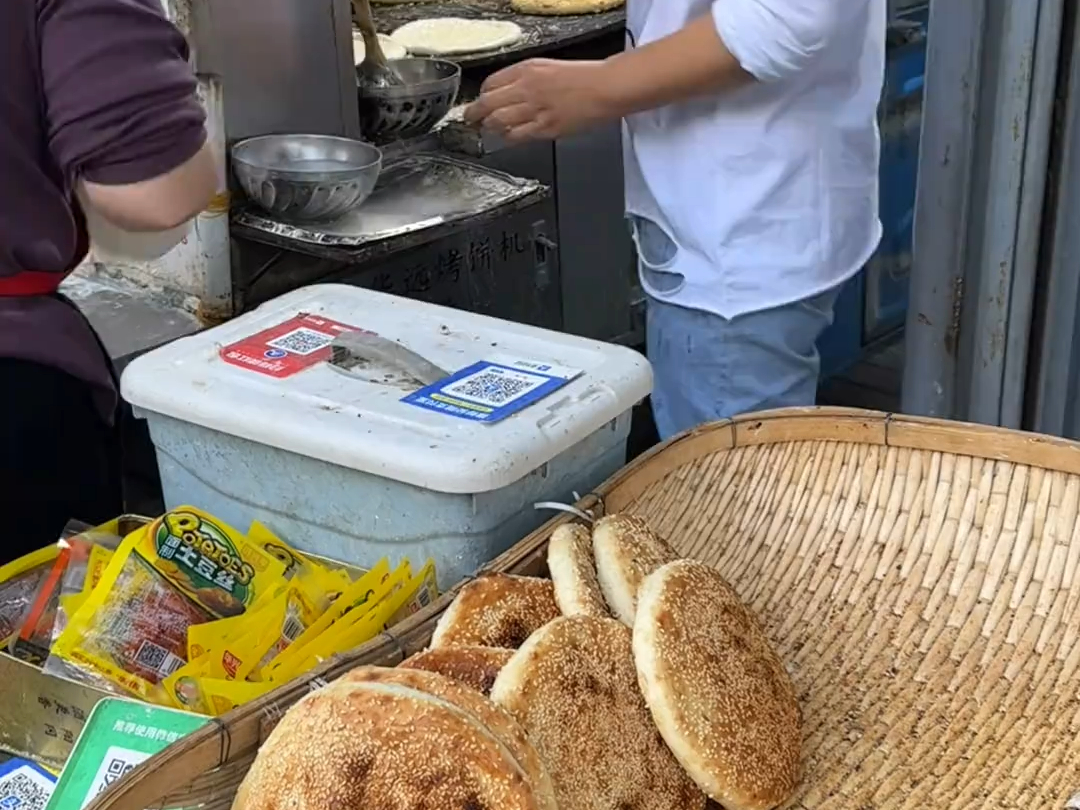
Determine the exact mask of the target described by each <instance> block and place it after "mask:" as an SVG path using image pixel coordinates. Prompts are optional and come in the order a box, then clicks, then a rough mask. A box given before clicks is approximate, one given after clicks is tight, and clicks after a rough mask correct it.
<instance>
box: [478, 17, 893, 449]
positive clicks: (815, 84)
mask: <svg viewBox="0 0 1080 810" xmlns="http://www.w3.org/2000/svg"><path fill="white" fill-rule="evenodd" d="M886 4H887V0H628V6H627V28H628V35H629V36H628V38H629V39H630V47H628V49H627V50H626V51H625V52H623V53H621V54H617V55H615V56H613V57H611V58H609V59H605V60H602V61H560V60H551V59H532V60H528V61H525V62H521V63H519V64H517V65H514V66H512V67H509V68H506V69H505V70H502V71H500V72H498V73H495V74H493V75H492V76H491V77H490V78H489V79H488V80H487V82H485V84H484V86H483V88H482V91H481V94H480V97H479V98H478V99H477V100H476V101H475V102H474V103H473V104H471V105H470V106H469V108H467V110H466V118H467V119H468V120H470V121H473V122H476V123H481V124H483V125H484V126H485V127H488V128H491V129H494V130H496V131H498V132H500V133H502V134H503V135H504V136H505V137H507V138H508V139H510V140H511V141H519V140H527V139H534V138H557V137H560V136H562V135H565V134H568V133H571V132H574V131H577V130H579V129H581V128H584V127H587V126H590V125H593V124H596V123H599V122H603V121H608V120H615V119H619V118H622V119H623V120H624V122H625V130H624V146H625V171H626V207H627V215H628V216H629V218H630V221H631V225H632V228H633V232H634V236H635V240H636V242H637V245H638V256H639V260H640V274H641V280H642V284H643V286H644V288H645V291H646V292H647V293H648V296H649V300H648V320H647V332H648V352H649V359H650V361H651V362H652V364H653V368H654V370H655V374H656V382H655V390H654V393H653V412H654V415H655V417H656V423H657V427H658V429H659V431H660V435H661V436H662V437H663V438H667V437H669V436H671V435H673V434H675V433H678V432H680V431H683V430H686V429H689V428H692V427H694V426H696V425H698V424H701V423H703V422H707V421H712V420H715V419H722V418H726V417H729V416H734V415H736V414H738V413H745V412H747V411H752V410H760V409H765V408H776V407H784V406H791V405H811V404H813V402H814V397H815V393H816V388H817V378H818V371H819V367H820V362H819V358H818V353H817V348H816V342H817V338H818V337H819V336H820V334H821V332H822V331H823V330H824V329H825V328H826V327H827V326H828V325H829V324H830V323H831V322H832V317H833V305H834V304H835V301H836V297H837V295H838V293H839V289H840V287H841V286H842V284H843V283H844V282H845V281H846V280H847V279H848V278H850V277H851V276H853V275H854V274H855V273H857V272H858V271H859V269H860V268H861V267H862V266H863V265H864V264H865V263H866V261H867V260H868V259H869V258H870V256H871V254H872V253H873V251H874V250H875V249H876V247H877V243H878V241H879V239H880V237H881V225H880V222H879V220H878V196H877V195H878V180H877V177H878V156H879V136H878V129H877V117H876V113H877V105H878V100H879V97H880V94H881V87H882V82H883V79H884V71H885V26H886Z"/></svg>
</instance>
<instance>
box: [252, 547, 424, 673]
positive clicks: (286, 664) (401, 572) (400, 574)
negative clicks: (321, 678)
mask: <svg viewBox="0 0 1080 810" xmlns="http://www.w3.org/2000/svg"><path fill="white" fill-rule="evenodd" d="M411 577H412V569H411V567H410V565H409V561H408V560H402V562H401V563H400V564H399V565H398V567H397V568H395V569H394V570H393V571H392V572H390V573H389V574H388V575H387V576H386V577H385V578H384V579H383V580H382V581H381V582H380V583H378V585H376V587H375V588H374V589H372V590H369V591H367V592H366V593H365V594H364V599H363V601H362V602H359V603H357V604H356V605H355V606H354V607H353V608H352V609H351V610H346V611H344V612H342V614H341V615H340V616H339V617H338V618H337V620H336V621H333V622H332V623H330V624H329V625H328V626H326V625H323V620H325V618H326V615H327V614H329V613H330V612H331V611H327V614H324V615H323V618H322V619H320V620H319V621H318V622H316V623H315V625H313V626H312V627H311V628H310V631H309V632H311V633H312V634H313V635H312V637H311V639H310V640H309V641H306V642H304V644H303V645H301V644H300V642H299V641H298V642H296V643H295V644H293V645H292V646H291V647H290V648H289V649H287V650H286V651H285V652H284V653H282V654H281V655H280V656H278V657H277V658H275V659H274V660H273V661H271V665H270V666H268V667H267V668H266V669H265V670H264V671H263V672H262V673H261V675H262V679H263V680H274V681H276V682H278V683H283V682H285V681H289V680H291V679H293V678H295V677H296V676H297V675H299V674H300V673H301V672H303V671H304V669H305V667H302V666H300V664H301V662H303V661H306V660H308V659H309V658H310V657H311V651H312V650H313V649H318V650H322V649H324V648H325V639H327V638H333V637H334V634H335V633H344V632H346V631H345V630H344V629H342V628H347V627H351V626H352V625H353V624H355V623H356V622H358V621H359V620H360V619H361V618H363V617H364V616H365V615H367V614H368V613H369V612H371V611H372V610H374V609H375V607H376V606H377V605H378V604H379V603H381V602H383V601H384V600H385V599H386V597H387V596H389V595H390V594H392V593H396V592H397V591H399V590H401V588H402V587H404V586H405V585H406V584H407V583H408V582H409V580H410V579H411ZM339 601H341V602H344V601H345V596H342V598H341V599H340V600H339ZM334 608H335V609H336V608H337V605H334ZM316 631H317V632H316ZM305 635H307V634H305ZM275 665H276V666H275Z"/></svg>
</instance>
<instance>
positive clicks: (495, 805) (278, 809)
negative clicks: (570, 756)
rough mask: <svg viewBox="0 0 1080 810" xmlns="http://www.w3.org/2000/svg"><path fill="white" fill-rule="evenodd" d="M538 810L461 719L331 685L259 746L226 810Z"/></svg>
mask: <svg viewBox="0 0 1080 810" xmlns="http://www.w3.org/2000/svg"><path fill="white" fill-rule="evenodd" d="M324 808H334V810H451V809H453V810H511V808H512V810H539V808H538V805H537V803H536V801H535V800H534V799H533V797H532V795H531V793H530V791H529V788H528V784H527V780H526V778H525V776H524V774H523V773H522V771H521V769H520V768H519V767H518V766H517V765H516V764H515V763H514V761H513V758H512V757H511V756H510V755H509V753H508V752H506V750H505V748H504V747H503V746H502V745H500V744H499V742H498V741H497V740H496V739H495V738H494V737H493V736H492V735H491V734H489V733H487V732H486V731H485V730H484V729H482V728H481V727H480V726H479V725H478V724H477V723H475V722H474V721H473V720H471V719H470V717H469V716H468V715H467V714H465V713H464V712H461V711H458V710H456V709H454V707H453V706H451V705H450V704H449V703H447V702H445V701H441V700H438V699H437V698H434V697H432V696H429V695H425V694H423V693H422V692H418V691H416V690H412V689H406V688H403V687H398V686H392V685H384V684H368V683H358V684H331V685H330V686H329V687H326V688H324V689H321V690H319V691H318V692H313V693H312V694H310V695H307V696H306V697H304V698H303V699H302V700H300V701H299V702H297V703H296V704H294V705H293V706H292V707H291V708H290V709H289V711H288V712H286V713H285V716H284V717H283V718H282V719H281V721H280V722H279V723H278V725H277V727H276V728H275V729H274V730H273V731H272V732H271V733H270V736H269V737H268V738H267V739H266V742H265V743H263V745H262V747H261V748H260V750H259V753H258V755H257V756H256V757H255V761H254V762H253V763H252V766H251V768H250V770H249V771H248V773H247V776H246V777H245V778H244V781H243V782H242V783H241V785H240V789H239V790H238V791H237V794H236V799H235V801H234V803H233V810H323V809H324Z"/></svg>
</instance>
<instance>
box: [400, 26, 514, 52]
mask: <svg viewBox="0 0 1080 810" xmlns="http://www.w3.org/2000/svg"><path fill="white" fill-rule="evenodd" d="M390 36H391V37H392V38H393V39H394V40H396V41H397V42H398V43H399V44H401V45H403V46H404V47H405V48H406V49H408V51H409V53H414V54H417V55H425V56H450V55H452V54H457V53H478V52H480V51H494V50H498V49H499V48H505V47H507V46H509V45H513V44H514V43H516V42H520V41H521V38H522V36H524V33H523V32H522V30H521V26H519V25H518V24H517V23H512V22H508V21H506V20H466V19H463V18H461V17H433V18H432V19H430V20H413V21H412V22H409V23H405V25H403V26H401V28H399V29H397V30H396V31H395V32H394V33H392V34H391V35H390Z"/></svg>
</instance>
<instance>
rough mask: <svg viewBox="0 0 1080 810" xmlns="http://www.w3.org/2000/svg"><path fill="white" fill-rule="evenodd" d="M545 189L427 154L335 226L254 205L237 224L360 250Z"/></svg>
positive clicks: (395, 168)
mask: <svg viewBox="0 0 1080 810" xmlns="http://www.w3.org/2000/svg"><path fill="white" fill-rule="evenodd" d="M543 188H544V186H543V185H542V184H541V183H539V182H538V181H536V180H526V179H523V178H520V177H513V176H511V175H509V174H504V173H503V172H499V171H495V170H493V169H488V168H485V167H483V166H477V165H476V164H473V163H467V162H465V161H461V160H456V159H454V158H451V157H447V156H444V155H436V154H426V153H425V154H416V155H408V156H405V157H402V158H400V159H398V160H397V161H395V162H393V163H391V164H389V165H388V166H386V167H385V168H384V169H383V172H382V174H381V175H380V176H379V183H378V185H377V186H376V187H375V191H374V192H373V193H372V195H371V196H370V197H368V198H367V200H365V201H364V203H363V204H362V205H361V206H360V207H359V208H357V209H356V210H355V211H351V212H350V213H348V214H346V215H345V216H343V217H341V218H339V219H336V220H334V221H332V222H326V223H317V224H316V223H303V224H300V223H288V222H282V221H280V220H275V219H271V218H270V217H268V216H267V215H266V214H264V213H263V212H261V211H260V210H259V209H256V208H254V207H253V206H250V205H247V206H245V207H243V208H241V209H240V210H239V211H238V212H237V213H236V214H235V215H234V217H233V222H234V224H236V225H238V226H241V227H243V228H248V229H252V230H255V231H261V232H263V233H265V234H268V235H272V236H274V237H278V238H280V239H285V240H288V241H292V242H303V243H307V244H312V245H327V246H340V247H349V248H359V247H363V246H365V245H370V244H373V243H376V242H382V241H385V240H389V239H393V238H395V237H400V236H404V235H407V234H412V233H417V232H420V231H425V230H429V229H432V228H436V227H438V226H444V225H447V224H450V223H455V222H463V221H466V220H469V219H472V218H473V217H477V216H480V215H482V214H484V213H486V212H489V211H491V210H493V209H495V208H499V207H501V206H504V205H507V204H509V203H513V202H516V201H518V200H521V199H523V198H525V197H528V196H530V195H533V194H535V193H537V192H538V191H540V190H542V189H543Z"/></svg>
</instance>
